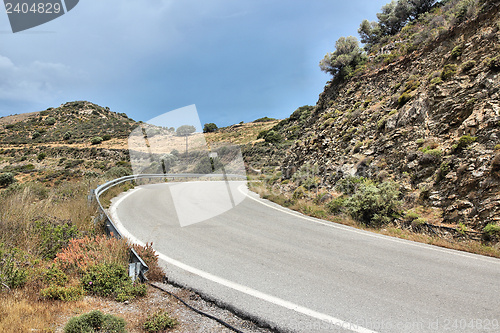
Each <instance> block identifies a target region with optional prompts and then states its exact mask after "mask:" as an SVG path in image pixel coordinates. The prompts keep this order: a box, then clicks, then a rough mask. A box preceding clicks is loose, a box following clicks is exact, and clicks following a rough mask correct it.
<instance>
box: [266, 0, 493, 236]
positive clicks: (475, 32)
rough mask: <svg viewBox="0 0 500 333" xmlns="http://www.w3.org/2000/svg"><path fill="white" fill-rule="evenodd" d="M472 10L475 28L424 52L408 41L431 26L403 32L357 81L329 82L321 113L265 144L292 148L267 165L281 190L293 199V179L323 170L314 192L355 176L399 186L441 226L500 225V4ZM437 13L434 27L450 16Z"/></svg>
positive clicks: (440, 39) (439, 38) (302, 112)
mask: <svg viewBox="0 0 500 333" xmlns="http://www.w3.org/2000/svg"><path fill="white" fill-rule="evenodd" d="M448 3H453V1H451V2H449V1H448ZM454 3H456V4H457V6H458V5H460V3H459V2H458V1H455V2H454ZM471 3H474V4H475V6H477V8H473V9H475V14H474V15H472V17H470V19H469V20H464V21H463V22H457V21H456V22H455V23H454V24H453V25H451V26H450V27H448V28H447V29H444V28H443V29H441V30H440V31H439V33H438V34H437V35H436V36H435V37H432V38H430V39H429V40H428V42H426V43H423V44H421V45H420V46H419V47H407V46H408V44H409V42H408V40H410V41H411V40H412V38H413V39H414V38H415V35H413V36H412V35H411V32H412V31H414V32H415V33H417V32H418V31H420V33H422V31H424V29H425V28H426V26H425V24H428V22H426V21H424V20H421V21H420V22H419V23H417V24H414V25H412V26H411V27H410V28H407V29H403V30H402V32H401V33H400V34H398V35H396V36H395V37H394V38H392V39H391V40H390V41H389V42H388V43H387V44H386V45H383V46H380V45H379V47H376V48H374V49H376V50H377V52H378V53H375V54H371V55H370V61H369V62H368V64H367V65H366V66H365V67H364V68H362V70H360V71H357V72H356V73H354V76H353V77H352V78H350V79H346V80H336V79H334V80H332V81H331V82H329V83H328V84H327V85H326V87H325V90H324V92H323V93H322V94H321V95H320V97H319V100H318V102H317V105H316V106H315V107H306V108H302V109H299V110H297V111H296V112H295V113H294V114H293V115H292V116H291V117H290V118H289V119H286V120H284V121H282V122H281V123H280V124H278V125H277V126H275V128H273V129H272V130H274V132H275V133H278V140H277V141H276V142H273V140H266V141H268V144H267V145H268V146H273V145H274V146H276V147H279V146H280V145H282V144H283V142H288V144H289V145H291V146H290V148H289V149H288V151H287V153H286V154H284V155H285V156H284V157H283V158H282V159H280V160H279V161H273V162H274V163H269V165H279V166H280V169H281V173H280V176H281V183H278V185H277V186H279V187H280V188H281V189H282V190H285V191H288V192H293V191H295V190H296V189H297V187H298V184H297V183H296V182H295V183H294V182H289V181H287V179H291V180H293V179H294V178H293V175H294V174H295V173H296V172H297V171H300V170H301V169H304V166H309V167H310V169H314V168H316V169H315V170H317V171H318V174H317V177H318V179H317V185H318V186H319V187H320V188H321V189H323V190H326V191H329V192H331V193H334V192H335V189H336V185H338V182H339V180H341V179H343V178H346V177H350V176H353V177H365V178H369V179H373V180H375V181H383V180H388V179H392V180H394V181H396V182H397V184H399V186H400V190H401V192H402V195H403V198H404V202H405V207H406V209H411V208H412V207H429V208H432V209H433V210H434V211H437V212H438V213H437V214H435V216H437V219H438V220H439V221H438V222H439V223H442V224H448V225H451V226H456V225H458V224H459V223H462V225H463V226H464V227H463V228H464V230H476V231H481V230H483V228H484V227H485V226H486V225H488V224H493V225H497V226H498V224H500V187H499V185H500V133H499V128H500V14H499V4H498V2H497V1H481V2H480V3H477V2H471ZM449 6H451V5H449ZM449 8H450V9H449V10H456V9H455V7H449ZM441 11H442V10H441ZM434 13H436V14H432V15H434V16H432V15H429V16H428V17H427V20H428V21H429V20H435V19H436V15H438V14H440V15H443V16H444V15H445V14H446V13H442V12H441V13H440V9H438V10H436V11H434ZM450 15H451V14H450ZM402 45H406V49H405V51H404V52H402V51H401V50H402ZM381 58H382V59H383V60H384V61H382V62H380V59H381ZM266 134H268V133H267V132H266V133H264V135H266ZM280 140H281V143H279V142H280ZM279 150H280V149H275V151H279ZM334 195H335V194H334Z"/></svg>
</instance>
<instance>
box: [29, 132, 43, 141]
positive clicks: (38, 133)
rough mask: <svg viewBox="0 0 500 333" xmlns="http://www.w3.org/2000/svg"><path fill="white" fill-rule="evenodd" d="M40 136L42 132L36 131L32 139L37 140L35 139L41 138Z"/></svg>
mask: <svg viewBox="0 0 500 333" xmlns="http://www.w3.org/2000/svg"><path fill="white" fill-rule="evenodd" d="M40 136H41V134H40V132H34V133H33V134H32V135H31V139H33V140H35V139H37V138H39V137H40Z"/></svg>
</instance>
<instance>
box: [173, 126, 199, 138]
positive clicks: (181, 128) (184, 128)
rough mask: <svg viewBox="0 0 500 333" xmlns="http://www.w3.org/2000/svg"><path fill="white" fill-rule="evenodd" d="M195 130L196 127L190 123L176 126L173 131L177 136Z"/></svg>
mask: <svg viewBox="0 0 500 333" xmlns="http://www.w3.org/2000/svg"><path fill="white" fill-rule="evenodd" d="M195 131H196V127H194V126H192V125H182V126H179V127H178V128H177V130H176V131H175V132H176V133H177V135H178V136H186V135H191V134H192V133H194V132H195Z"/></svg>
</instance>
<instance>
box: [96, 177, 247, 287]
mask: <svg viewBox="0 0 500 333" xmlns="http://www.w3.org/2000/svg"><path fill="white" fill-rule="evenodd" d="M153 178H163V179H182V178H185V179H190V178H197V179H200V178H222V179H223V180H225V181H227V180H228V178H237V179H246V176H243V175H236V174H189V173H185V174H140V175H130V176H125V177H120V178H117V179H113V180H111V181H109V182H107V183H104V184H102V185H100V186H98V187H97V188H96V189H95V190H92V191H91V193H90V197H91V198H95V200H96V201H97V204H98V205H99V219H100V220H101V221H102V220H105V222H104V223H105V228H106V233H107V234H108V236H110V237H116V238H118V239H122V238H123V235H122V234H121V233H120V231H119V230H118V228H117V227H116V226H115V224H114V223H113V220H112V219H111V217H110V216H109V214H108V213H107V211H106V210H105V209H104V207H103V206H102V203H101V201H100V200H99V198H100V196H101V195H102V194H103V193H104V192H106V191H107V190H109V189H110V188H112V187H114V186H116V185H119V184H122V183H125V182H129V181H136V180H138V179H150V180H151V179H153ZM148 270H149V267H148V265H146V263H145V262H144V261H143V260H142V258H141V257H140V256H139V255H138V254H137V252H136V251H135V250H134V249H130V260H129V276H130V277H131V278H132V280H133V281H135V280H136V279H140V280H141V281H146V280H147V278H146V276H145V274H146V272H147V271H148Z"/></svg>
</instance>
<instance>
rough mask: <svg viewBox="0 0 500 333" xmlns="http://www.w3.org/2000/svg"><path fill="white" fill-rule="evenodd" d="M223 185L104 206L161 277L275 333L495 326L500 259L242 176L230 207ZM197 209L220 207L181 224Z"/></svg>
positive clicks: (138, 192)
mask: <svg viewBox="0 0 500 333" xmlns="http://www.w3.org/2000/svg"><path fill="white" fill-rule="evenodd" d="M222 185H224V186H225V184H224V183H222V182H205V183H203V184H200V183H199V182H193V183H169V184H155V185H146V186H141V187H138V188H136V189H134V190H131V191H129V192H127V193H124V194H122V195H121V196H119V197H117V198H115V199H114V200H113V205H112V206H111V208H110V213H111V215H112V217H113V220H114V221H115V222H116V223H117V225H118V228H119V229H120V231H121V232H122V233H123V234H124V235H125V236H126V237H128V238H130V239H131V240H132V241H135V242H138V243H146V242H151V241H152V242H153V243H154V248H155V249H156V250H157V252H159V253H160V259H161V260H162V261H163V262H164V263H165V265H166V271H167V275H168V276H169V279H170V280H172V281H174V282H176V283H178V284H180V285H184V286H188V287H190V288H191V289H194V290H196V291H198V292H200V293H202V294H204V295H206V296H207V297H210V298H212V299H214V300H216V301H217V302H219V303H220V304H223V305H225V306H229V307H232V308H233V309H235V310H236V311H239V312H240V313H242V314H245V315H247V316H251V317H253V318H254V319H257V320H262V321H263V322H266V323H268V324H271V326H274V327H276V328H278V329H279V330H281V331H290V332H397V333H400V332H500V326H499V321H500V297H499V295H500V260H498V259H494V258H488V257H483V256H479V255H473V254H468V253H463V252H458V251H453V250H447V249H442V248H438V247H433V246H429V245H425V244H420V243H415V242H410V241H405V240H401V239H395V238H391V237H386V236H382V235H378V234H373V233H370V232H365V231H362V230H358V229H354V228H351V227H347V226H343V225H339V224H335V223H331V222H326V221H322V220H319V219H314V218H310V217H306V216H303V215H301V214H298V213H296V212H293V211H291V210H288V209H285V208H283V207H280V206H278V205H276V204H274V203H271V202H269V201H267V200H262V199H259V198H258V196H257V195H256V194H254V193H251V192H249V193H246V192H247V191H246V187H244V184H243V183H241V182H231V186H230V190H231V192H233V195H235V198H236V200H235V204H238V203H239V204H238V205H236V207H235V208H232V209H230V208H231V207H229V208H228V207H227V205H228V204H227V200H219V199H218V198H217V197H216V195H214V193H217V189H220V188H221V186H222ZM236 193H237V194H236ZM214 197H215V198H214ZM207 203H209V204H207ZM219 205H220V207H219ZM181 206H182V209H180V207H181ZM202 207H205V208H202ZM219 208H220V209H219ZM199 209H208V210H209V211H210V210H212V211H214V212H219V213H214V214H212V215H210V216H212V217H211V218H209V219H207V220H205V221H203V222H198V223H193V224H190V225H187V226H184V227H181V226H180V223H179V219H178V217H177V216H178V215H182V214H186V211H188V212H189V211H191V212H192V213H193V214H194V215H197V214H199V213H198V212H199ZM227 209H229V210H227ZM226 210H227V211H226ZM221 211H225V212H224V213H222V214H220V212H221ZM217 214H219V215H217ZM198 220H202V218H201V219H198Z"/></svg>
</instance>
